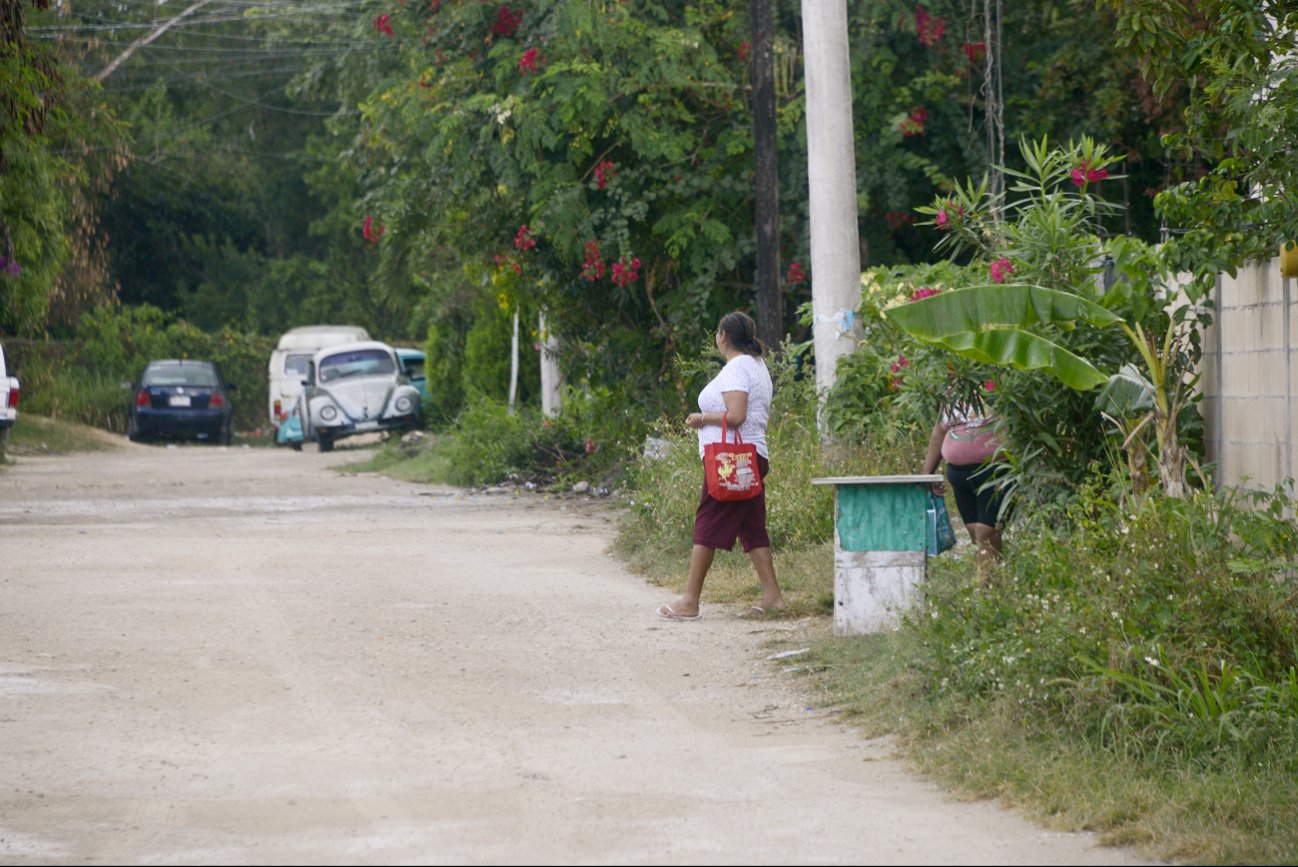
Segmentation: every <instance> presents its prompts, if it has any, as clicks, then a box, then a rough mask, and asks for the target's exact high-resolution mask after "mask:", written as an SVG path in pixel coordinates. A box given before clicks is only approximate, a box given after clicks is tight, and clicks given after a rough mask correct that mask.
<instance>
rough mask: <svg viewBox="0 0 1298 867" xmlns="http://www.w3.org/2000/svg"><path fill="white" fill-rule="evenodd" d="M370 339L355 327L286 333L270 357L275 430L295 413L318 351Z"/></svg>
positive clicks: (306, 328)
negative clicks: (294, 406) (303, 384)
mask: <svg viewBox="0 0 1298 867" xmlns="http://www.w3.org/2000/svg"><path fill="white" fill-rule="evenodd" d="M369 339H370V335H369V332H368V331H366V330H365V329H364V328H360V327H358V326H355V325H304V326H302V327H301V328H293V329H291V330H289V331H286V332H285V333H284V336H282V337H281V338H280V339H279V344H278V345H277V346H276V347H275V351H274V352H272V353H271V354H270V407H269V408H270V426H271V428H272V429H273V430H276V431H278V430H279V426H280V425H281V424H283V423H284V419H286V418H288V414H289V413H290V412H291V411H292V410H293V405H294V404H295V403H297V396H298V395H299V394H301V393H302V380H304V379H306V378H307V374H308V373H309V372H310V369H311V358H312V356H314V355H315V354H316V351H317V350H320V349H324V348H326V347H328V346H336V345H337V344H339V343H353V342H355V341H358V340H369Z"/></svg>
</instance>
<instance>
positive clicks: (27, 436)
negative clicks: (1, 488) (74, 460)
mask: <svg viewBox="0 0 1298 867" xmlns="http://www.w3.org/2000/svg"><path fill="white" fill-rule="evenodd" d="M114 439H115V438H114V435H113V434H110V433H107V432H105V431H102V430H99V429H98V428H93V427H89V426H87V425H83V424H76V423H75V422H67V421H59V420H57V419H51V418H46V417H45V416H39V415H32V414H31V413H29V412H23V413H19V414H18V420H17V421H16V422H15V423H14V426H13V428H11V429H10V431H9V444H8V448H7V450H6V453H7V455H8V457H9V458H10V459H12V458H15V457H22V456H23V455H59V454H68V453H71V452H93V451H101V450H103V449H110V448H114V447H115V445H116V443H115V441H114ZM118 439H120V437H118Z"/></svg>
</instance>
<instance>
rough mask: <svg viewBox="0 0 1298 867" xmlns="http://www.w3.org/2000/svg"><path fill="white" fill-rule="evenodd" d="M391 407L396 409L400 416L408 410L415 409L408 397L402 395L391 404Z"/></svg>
mask: <svg viewBox="0 0 1298 867" xmlns="http://www.w3.org/2000/svg"><path fill="white" fill-rule="evenodd" d="M393 406H395V407H396V410H397V412H399V413H401V414H402V415H405V414H406V413H408V412H410V410H412V409H414V408H415V403H414V401H412V400H411V399H410V397H409V396H408V395H404V394H403V395H401V397H399V398H397V402H396V403H395V404H393Z"/></svg>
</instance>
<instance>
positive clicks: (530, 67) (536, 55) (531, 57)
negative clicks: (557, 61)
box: [518, 48, 545, 75]
mask: <svg viewBox="0 0 1298 867" xmlns="http://www.w3.org/2000/svg"><path fill="white" fill-rule="evenodd" d="M544 62H545V58H543V57H541V53H540V52H539V51H538V50H537V49H535V48H529V49H527V50H526V51H524V52H523V56H522V57H520V58H518V71H519V72H521V73H523V74H524V75H527V74H528V73H529V72H536V68H537V64H538V63H544Z"/></svg>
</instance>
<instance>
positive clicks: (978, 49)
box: [960, 42, 987, 63]
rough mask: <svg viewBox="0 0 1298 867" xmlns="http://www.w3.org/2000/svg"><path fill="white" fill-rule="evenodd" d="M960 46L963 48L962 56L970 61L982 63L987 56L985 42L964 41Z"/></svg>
mask: <svg viewBox="0 0 1298 867" xmlns="http://www.w3.org/2000/svg"><path fill="white" fill-rule="evenodd" d="M960 47H961V48H963V49H964V56H965V57H967V58H969V62H970V63H982V61H983V58H984V57H986V56H987V43H986V42H966V43H965V44H964V45H961V46H960Z"/></svg>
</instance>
